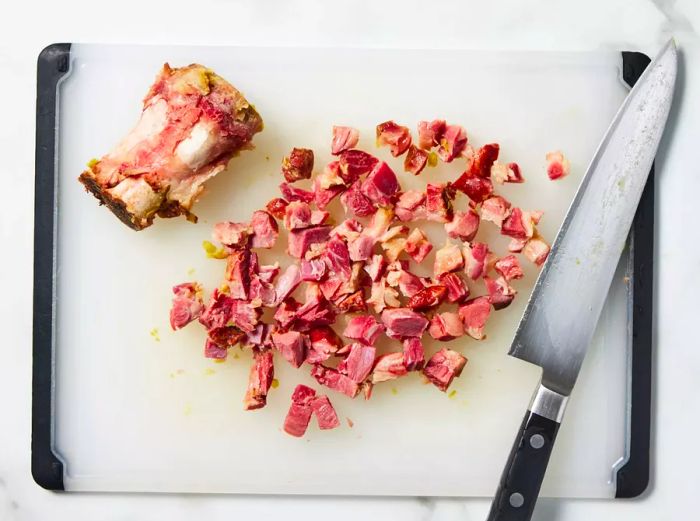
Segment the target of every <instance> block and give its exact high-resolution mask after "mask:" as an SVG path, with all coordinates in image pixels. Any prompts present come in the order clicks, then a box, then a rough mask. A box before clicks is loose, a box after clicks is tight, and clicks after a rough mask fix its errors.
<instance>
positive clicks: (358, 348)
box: [338, 344, 377, 384]
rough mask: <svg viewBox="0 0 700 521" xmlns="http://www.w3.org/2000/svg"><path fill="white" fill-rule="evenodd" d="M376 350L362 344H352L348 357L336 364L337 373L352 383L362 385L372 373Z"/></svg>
mask: <svg viewBox="0 0 700 521" xmlns="http://www.w3.org/2000/svg"><path fill="white" fill-rule="evenodd" d="M376 354H377V349H376V348H375V347H373V346H366V345H363V344H352V345H351V346H350V353H348V356H347V357H346V358H345V359H344V360H343V361H342V362H340V364H338V371H340V373H341V374H345V375H347V376H348V377H349V378H350V379H351V380H352V381H353V382H356V383H358V384H359V383H362V382H363V381H364V380H365V379H366V378H367V377H368V376H369V373H370V371H372V366H373V365H374V358H375V355H376Z"/></svg>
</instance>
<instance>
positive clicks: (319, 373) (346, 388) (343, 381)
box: [311, 365, 360, 398]
mask: <svg viewBox="0 0 700 521" xmlns="http://www.w3.org/2000/svg"><path fill="white" fill-rule="evenodd" d="M311 376H313V377H314V378H315V379H316V381H317V382H318V383H319V384H321V385H325V386H326V387H328V388H329V389H333V390H334V391H338V392H339V393H342V394H344V395H346V396H349V397H350V398H354V397H355V396H357V394H358V393H359V392H360V386H359V384H358V383H357V382H355V381H354V380H353V379H352V378H350V377H349V376H347V375H344V374H341V373H340V372H339V371H338V370H337V369H332V368H330V367H324V366H322V365H315V366H314V367H313V369H311Z"/></svg>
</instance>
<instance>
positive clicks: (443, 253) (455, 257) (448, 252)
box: [433, 242, 464, 278]
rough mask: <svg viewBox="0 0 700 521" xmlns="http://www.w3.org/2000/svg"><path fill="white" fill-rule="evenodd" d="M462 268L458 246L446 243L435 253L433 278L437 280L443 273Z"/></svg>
mask: <svg viewBox="0 0 700 521" xmlns="http://www.w3.org/2000/svg"><path fill="white" fill-rule="evenodd" d="M463 266H464V258H463V257H462V252H461V251H460V250H459V246H457V245H456V244H454V243H451V242H448V243H447V244H445V246H443V247H442V248H440V249H439V250H438V251H436V252H435V264H434V266H433V273H434V275H435V278H439V277H440V275H442V274H443V273H449V272H451V271H456V270H458V269H461V268H462V267H463Z"/></svg>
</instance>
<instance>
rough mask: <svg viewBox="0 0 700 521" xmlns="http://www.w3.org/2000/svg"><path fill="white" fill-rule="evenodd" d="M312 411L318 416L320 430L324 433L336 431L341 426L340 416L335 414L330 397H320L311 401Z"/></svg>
mask: <svg viewBox="0 0 700 521" xmlns="http://www.w3.org/2000/svg"><path fill="white" fill-rule="evenodd" d="M311 409H312V410H313V412H314V415H315V416H316V421H317V422H318V428H319V429H321V430H322V431H324V430H329V429H335V428H336V427H339V426H340V420H338V414H337V413H336V412H335V409H334V408H333V405H332V404H331V401H330V400H329V399H328V396H325V395H324V396H319V397H317V398H314V399H313V400H312V401H311Z"/></svg>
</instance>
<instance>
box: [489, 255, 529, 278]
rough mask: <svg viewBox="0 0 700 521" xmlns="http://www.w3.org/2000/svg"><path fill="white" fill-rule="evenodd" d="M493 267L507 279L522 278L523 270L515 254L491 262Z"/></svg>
mask: <svg viewBox="0 0 700 521" xmlns="http://www.w3.org/2000/svg"><path fill="white" fill-rule="evenodd" d="M493 267H494V269H495V270H496V271H497V272H498V273H499V274H500V275H502V276H503V278H504V279H506V280H507V281H510V280H514V279H522V278H523V270H522V268H521V267H520V262H519V261H518V258H517V257H516V256H515V255H506V256H505V257H503V258H502V259H498V260H497V261H496V262H495V263H494V264H493Z"/></svg>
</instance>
